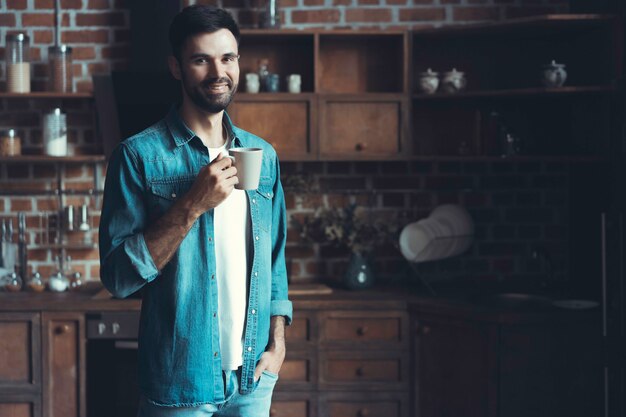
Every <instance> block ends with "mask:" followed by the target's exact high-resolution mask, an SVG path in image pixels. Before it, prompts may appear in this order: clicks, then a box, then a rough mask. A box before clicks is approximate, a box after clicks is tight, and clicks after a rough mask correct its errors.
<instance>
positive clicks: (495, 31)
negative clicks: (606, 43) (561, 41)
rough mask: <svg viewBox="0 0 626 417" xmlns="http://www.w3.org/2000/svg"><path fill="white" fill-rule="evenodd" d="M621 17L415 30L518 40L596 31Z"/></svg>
mask: <svg viewBox="0 0 626 417" xmlns="http://www.w3.org/2000/svg"><path fill="white" fill-rule="evenodd" d="M616 19H617V16H614V15H608V14H547V15H540V16H533V17H526V18H520V19H508V20H504V21H500V22H493V23H479V24H467V25H454V26H445V27H439V28H423V29H415V30H413V36H415V37H436V36H442V37H447V36H467V35H485V36H494V35H503V34H512V35H515V36H516V37H527V36H532V37H534V36H543V35H545V34H546V33H551V32H555V31H558V32H562V31H564V30H567V29H572V30H581V29H585V28H590V29H591V28H596V27H600V26H603V25H605V24H606V23H607V22H610V21H613V20H616Z"/></svg>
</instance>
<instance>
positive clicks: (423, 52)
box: [412, 15, 621, 96]
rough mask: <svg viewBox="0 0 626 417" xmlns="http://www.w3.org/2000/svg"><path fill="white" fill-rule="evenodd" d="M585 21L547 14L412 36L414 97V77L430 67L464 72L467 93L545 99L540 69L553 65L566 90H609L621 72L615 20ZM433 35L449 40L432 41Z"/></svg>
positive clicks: (415, 89)
mask: <svg viewBox="0 0 626 417" xmlns="http://www.w3.org/2000/svg"><path fill="white" fill-rule="evenodd" d="M588 16H589V15H583V16H582V17H581V16H575V17H573V18H566V17H563V16H561V15H552V16H547V17H543V18H533V19H521V20H520V21H513V22H509V23H499V24H488V25H482V26H481V25H479V26H477V27H475V28H472V27H467V28H466V27H463V28H448V29H441V30H440V31H436V30H434V31H427V32H420V31H419V30H418V31H414V32H413V33H412V57H413V58H412V64H413V67H412V68H413V69H412V72H413V73H412V75H413V77H414V79H415V82H414V86H413V92H414V93H419V91H418V90H417V87H418V84H419V83H418V81H417V80H418V79H419V73H421V72H424V71H426V70H427V69H428V68H431V69H432V70H433V71H437V72H439V73H440V75H442V74H441V73H443V72H446V71H451V70H452V69H453V68H456V69H457V70H458V71H462V72H465V75H466V78H467V89H468V90H473V91H481V92H484V91H489V92H491V91H499V90H504V91H507V90H511V93H512V94H518V93H521V94H535V93H537V94H544V89H542V88H541V87H542V82H541V79H542V71H543V66H544V65H546V64H549V63H550V62H551V61H552V60H555V61H557V62H559V63H562V64H565V65H566V71H567V73H568V76H567V80H566V82H565V86H566V88H570V87H569V86H609V85H612V84H613V83H614V80H616V79H617V77H619V75H620V73H621V66H620V65H621V64H620V63H619V62H618V60H615V59H614V57H613V55H614V52H613V51H615V50H616V49H615V48H617V45H618V39H617V37H616V30H615V25H614V24H613V23H614V19H612V18H610V17H597V18H596V17H588ZM435 33H440V34H442V35H450V36H431V35H433V34H435ZM581 51H584V53H581ZM574 88H582V89H583V90H581V91H584V89H585V87H574ZM565 91H567V90H565ZM571 91H576V90H571ZM511 93H508V92H505V93H491V94H505V95H506V94H511ZM466 94H470V93H466ZM479 96H480V95H479Z"/></svg>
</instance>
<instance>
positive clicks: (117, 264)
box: [99, 143, 159, 298]
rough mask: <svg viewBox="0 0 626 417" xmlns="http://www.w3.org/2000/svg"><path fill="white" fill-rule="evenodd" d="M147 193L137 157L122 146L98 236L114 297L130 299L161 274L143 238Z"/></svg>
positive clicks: (111, 170)
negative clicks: (130, 296)
mask: <svg viewBox="0 0 626 417" xmlns="http://www.w3.org/2000/svg"><path fill="white" fill-rule="evenodd" d="M145 189H146V188H145V181H144V178H143V175H142V174H141V171H140V169H139V165H138V161H137V158H136V156H135V155H134V154H133V152H132V150H131V149H129V147H128V146H127V145H126V144H124V143H122V144H120V145H119V146H118V147H117V148H116V149H115V150H114V151H113V153H112V155H111V158H110V160H109V165H108V168H107V175H106V181H105V185H104V198H103V203H102V214H101V217H100V232H99V240H100V279H101V280H102V283H103V285H104V286H105V288H107V290H109V291H110V292H111V294H113V295H114V296H115V297H119V298H124V297H127V296H128V295H130V294H132V293H133V292H135V291H137V290H138V289H140V288H141V287H143V286H144V285H145V284H146V283H148V282H150V281H152V280H154V279H155V278H156V277H157V276H158V274H159V271H158V270H157V267H156V265H155V264H154V261H153V259H152V257H151V255H150V252H149V251H148V247H147V246H146V242H145V240H144V236H143V231H144V229H145V227H146V224H147V214H146V207H145V200H144V199H145Z"/></svg>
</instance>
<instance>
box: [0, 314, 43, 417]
mask: <svg viewBox="0 0 626 417" xmlns="http://www.w3.org/2000/svg"><path fill="white" fill-rule="evenodd" d="M40 387H41V339H40V320H39V314H38V313H31V312H28V313H2V314H0V392H1V393H3V394H4V393H10V392H13V393H20V394H23V393H39V390H40ZM3 406H6V407H8V405H7V403H4V404H3ZM17 408H18V409H19V407H17ZM0 415H4V414H2V413H0ZM18 415H19V414H18Z"/></svg>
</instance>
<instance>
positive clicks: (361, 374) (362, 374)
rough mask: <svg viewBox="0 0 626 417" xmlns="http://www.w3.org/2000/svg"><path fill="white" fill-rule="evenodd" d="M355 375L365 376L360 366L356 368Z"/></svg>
mask: <svg viewBox="0 0 626 417" xmlns="http://www.w3.org/2000/svg"><path fill="white" fill-rule="evenodd" d="M355 374H356V376H365V369H363V367H362V366H359V367H358V368H356V371H355Z"/></svg>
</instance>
